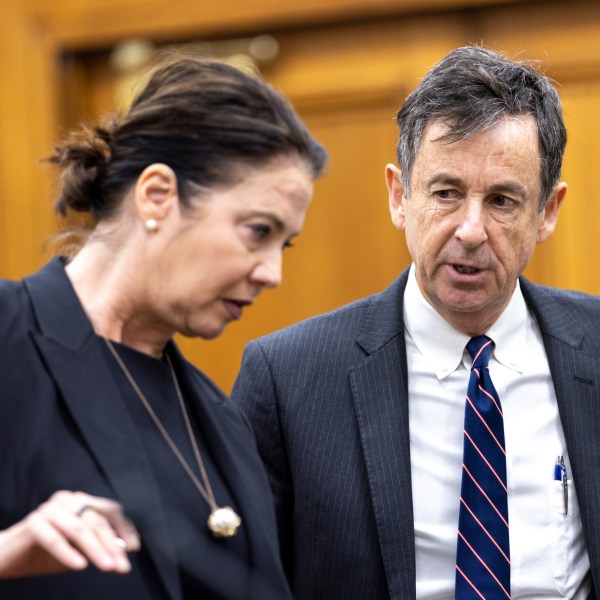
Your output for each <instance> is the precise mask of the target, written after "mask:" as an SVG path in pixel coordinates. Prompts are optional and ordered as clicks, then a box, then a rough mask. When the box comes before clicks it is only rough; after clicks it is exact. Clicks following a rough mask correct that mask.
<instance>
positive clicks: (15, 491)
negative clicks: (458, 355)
mask: <svg viewBox="0 0 600 600" xmlns="http://www.w3.org/2000/svg"><path fill="white" fill-rule="evenodd" d="M52 160H53V161H54V162H55V163H57V164H59V165H61V166H62V167H63V173H62V180H61V189H60V193H59V197H58V200H57V209H58V211H59V212H61V213H65V212H67V211H68V210H70V209H74V210H78V211H89V212H90V213H91V214H92V215H93V217H95V221H96V226H95V228H94V230H93V232H92V233H91V235H90V236H89V238H88V239H87V240H86V241H85V243H84V244H83V246H82V247H81V249H80V250H79V251H78V252H77V253H76V255H75V256H74V258H72V259H71V260H67V259H65V258H63V257H58V258H55V259H54V260H52V261H51V262H50V263H49V264H48V265H47V266H46V267H44V268H43V269H42V270H41V271H39V272H38V273H36V274H34V275H32V276H30V277H27V278H25V280H24V281H23V282H18V283H16V282H2V283H1V284H0V315H2V316H1V318H0V340H2V344H1V348H0V364H1V365H2V370H1V373H0V456H1V457H2V460H1V461H0V488H1V490H2V492H1V493H0V529H3V531H2V532H0V577H2V578H3V580H2V582H0V597H1V598H3V599H4V598H24V599H29V598H36V599H39V598H44V599H54V598H57V599H58V598H61V599H66V598H78V599H79V598H86V599H90V598H91V599H95V598H98V599H100V598H102V599H106V598H119V599H120V598H129V599H135V600H137V599H146V598H151V599H153V598H173V599H182V598H202V599H204V598H220V599H222V598H226V599H230V598H231V599H246V598H247V599H257V600H258V599H260V600H268V599H270V598H274V599H279V598H289V591H288V588H287V584H286V582H285V579H284V576H283V574H282V571H281V566H280V562H279V558H278V548H277V542H276V530H275V520H274V513H273V509H272V506H271V497H270V491H269V488H268V482H267V479H266V475H265V473H264V471H263V468H262V466H261V463H260V460H259V457H258V455H257V453H256V450H255V446H254V440H253V437H252V434H251V432H250V428H249V426H248V424H247V422H246V421H245V419H244V418H243V417H242V416H241V414H240V413H239V412H238V410H237V408H236V407H235V406H233V405H232V404H231V403H230V402H229V401H228V400H227V399H226V398H225V397H224V396H223V394H222V393H221V392H220V391H219V390H218V389H216V388H215V386H214V385H213V384H212V383H211V382H210V381H209V380H208V379H207V378H206V377H205V376H204V375H203V374H202V373H200V372H199V371H197V370H196V369H195V368H194V367H193V366H192V365H191V364H190V363H188V362H186V361H185V359H184V358H183V357H182V356H181V354H180V353H179V352H178V350H177V348H176V346H175V344H174V343H173V342H172V341H171V338H172V336H173V334H174V333H175V332H179V333H181V334H183V335H186V336H200V337H203V338H207V339H208V338H214V337H216V336H218V335H219V334H220V333H221V332H222V331H223V329H224V328H225V326H226V325H227V324H228V323H229V322H231V321H233V320H236V319H239V318H240V317H241V316H242V313H243V310H244V308H245V307H246V306H248V305H250V304H252V303H253V302H254V300H255V299H256V297H257V296H258V294H259V293H260V292H261V291H262V290H263V288H267V287H275V286H277V285H278V284H279V282H280V279H281V255H282V250H283V248H285V247H286V246H287V245H289V243H290V240H291V239H292V238H293V237H294V236H295V235H297V234H298V233H299V232H300V229H301V228H302V224H303V220H304V215H305V212H306V209H307V207H308V204H309V201H310V197H311V194H312V182H313V180H314V179H315V178H316V177H317V176H318V175H320V173H321V170H322V168H323V165H324V161H325V151H324V150H323V148H322V147H321V146H320V145H319V144H318V143H317V142H315V141H314V140H313V139H312V138H311V137H310V135H309V134H308V132H307V131H306V129H305V127H304V126H303V125H302V124H301V123H300V121H299V120H298V117H297V116H296V115H295V114H294V113H293V111H292V110H291V108H290V107H289V106H288V104H287V103H286V102H285V101H284V100H283V99H282V98H281V97H280V96H279V95H278V94H277V93H276V92H275V91H274V90H273V89H272V88H271V87H269V86H268V85H267V84H265V83H264V82H262V81H260V80H259V79H258V78H254V77H252V76H249V75H246V74H243V73H242V72H240V71H238V70H237V69H235V68H233V67H230V66H227V65H225V64H221V63H218V62H214V61H204V60H196V59H190V58H185V59H180V60H178V61H176V62H172V63H171V64H168V65H165V66H163V67H161V68H159V69H158V70H157V71H156V72H155V73H154V75H153V76H152V78H151V79H150V81H149V83H148V84H147V86H146V87H145V89H144V90H143V91H142V92H141V94H140V95H139V97H138V98H137V99H136V100H135V101H134V103H133V105H132V107H131V109H130V110H129V112H128V114H127V115H126V116H125V117H124V118H123V120H122V121H118V122H113V123H111V124H110V125H109V126H107V127H98V128H95V129H87V130H85V131H84V132H83V133H80V134H78V135H76V136H73V137H71V138H70V139H68V140H67V141H66V142H65V143H64V144H63V145H62V146H59V147H58V148H57V150H56V153H55V155H54V156H53V158H52ZM125 515H127V517H125ZM39 575H43V576H42V577H40V576H39Z"/></svg>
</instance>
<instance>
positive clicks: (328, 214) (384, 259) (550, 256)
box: [0, 0, 600, 390]
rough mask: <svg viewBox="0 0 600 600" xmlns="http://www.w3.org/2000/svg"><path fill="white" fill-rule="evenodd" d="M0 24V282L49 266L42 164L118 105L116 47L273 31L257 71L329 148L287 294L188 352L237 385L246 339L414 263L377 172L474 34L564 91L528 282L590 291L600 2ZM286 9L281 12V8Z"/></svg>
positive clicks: (40, 10)
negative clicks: (415, 106)
mask: <svg viewBox="0 0 600 600" xmlns="http://www.w3.org/2000/svg"><path fill="white" fill-rule="evenodd" d="M4 2H5V11H4V15H3V20H2V21H1V22H0V36H1V37H0V39H1V40H2V42H1V44H0V72H1V73H2V74H3V86H0V192H1V193H0V275H1V276H4V277H11V278H15V277H21V276H22V275H24V274H25V273H27V272H30V271H31V270H33V269H34V268H36V267H38V266H39V265H40V264H42V262H43V261H44V260H45V259H46V258H47V253H44V252H43V250H42V244H43V242H44V240H45V238H46V237H47V236H48V235H50V234H51V233H52V232H53V231H55V229H56V220H55V218H54V217H53V216H52V212H51V210H50V205H51V196H52V181H53V176H52V174H51V172H50V171H49V170H48V169H47V168H42V167H40V166H39V165H37V164H36V161H37V160H38V159H39V158H40V157H43V156H45V155H47V154H48V153H49V152H50V150H51V148H52V144H53V142H54V141H55V139H56V137H57V136H58V135H60V133H61V131H62V130H63V129H64V127H66V126H69V125H72V124H73V123H75V122H76V121H78V120H79V119H80V118H82V117H85V118H89V117H95V116H97V114H98V113H99V112H102V111H103V110H104V109H106V108H109V107H111V104H112V102H113V99H114V86H115V77H114V75H113V74H111V71H110V69H109V67H108V63H107V57H108V51H109V49H110V48H111V47H112V46H113V45H114V44H115V43H117V42H119V41H121V40H122V39H125V38H130V37H145V38H147V39H150V40H152V41H154V42H157V43H159V42H165V41H169V42H181V43H186V42H190V41H193V40H199V39H207V38H214V39H221V38H225V37H236V36H243V35H250V34H262V33H268V34H270V35H273V36H274V37H275V38H276V39H277V41H278V43H279V48H280V51H279V55H278V57H277V59H276V60H275V61H274V62H273V63H272V64H270V65H267V66H265V67H264V68H263V74H264V76H265V77H266V78H267V79H268V80H269V81H271V82H272V83H273V84H274V85H276V86H277V87H279V88H280V89H282V90H283V91H284V92H285V93H286V94H287V95H288V96H289V97H290V98H291V100H292V101H293V102H294V104H295V105H296V107H297V108H298V110H299V111H300V112H301V114H302V116H303V117H304V119H305V120H306V122H307V123H308V125H309V126H310V128H311V130H312V131H313V133H314V134H315V136H316V137H317V138H319V139H320V140H321V141H322V142H323V143H324V144H325V145H326V146H327V147H328V149H329V151H330V153H331V166H330V170H329V173H328V174H327V176H326V177H325V178H323V179H322V180H321V181H319V182H318V183H317V186H316V191H315V198H314V202H313V206H312V208H311V209H310V212H309V215H308V218H307V222H306V226H305V231H304V232H303V234H302V236H301V238H300V240H299V242H298V244H297V247H296V248H294V249H293V250H291V251H289V253H287V254H286V258H285V261H284V283H283V286H282V288H281V289H279V290H276V291H269V292H266V293H265V294H264V297H263V298H261V299H260V301H259V302H258V304H257V305H256V306H255V307H253V308H252V309H250V310H249V311H248V314H247V315H246V316H245V318H244V320H242V322H240V323H236V324H234V325H232V326H230V328H229V329H228V330H227V331H226V332H225V334H223V336H222V337H221V338H219V340H216V341H212V342H203V341H198V340H193V341H190V340H182V341H181V342H180V343H181V345H182V346H183V349H184V352H185V353H186V354H187V355H188V357H190V358H191V359H192V360H193V361H194V362H195V363H196V364H198V365H199V366H200V367H201V368H203V369H204V370H205V371H206V372H207V373H209V375H211V376H212V377H213V378H214V379H215V380H216V381H217V382H218V383H219V384H220V385H222V386H223V387H224V388H225V389H227V390H228V389H229V388H230V386H231V383H232V381H233V378H234V376H235V373H236V371H237V368H238V366H239V361H240V357H241V352H242V348H243V346H244V344H245V343H246V342H247V341H248V340H249V339H251V338H253V337H256V336H258V335H261V334H263V333H266V332H268V331H272V330H274V329H277V328H280V327H283V326H285V325H288V324H290V323H293V322H295V321H298V320H300V319H302V318H305V317H308V316H311V315H313V314H316V313H319V312H323V311H326V310H330V309H333V308H335V307H336V306H339V305H341V304H343V303H345V302H348V301H351V300H353V299H355V298H358V297H360V296H363V295H366V294H370V293H373V292H376V291H378V290H380V289H382V288H383V287H385V286H386V285H388V284H389V283H390V282H391V281H392V279H393V278H394V277H395V275H396V274H397V273H399V272H400V270H402V269H403V268H404V267H405V266H406V265H407V264H408V262H409V257H408V254H407V252H406V248H405V245H404V240H403V239H402V236H401V235H400V234H398V232H397V231H396V230H395V229H394V228H393V227H392V225H391V223H390V220H389V216H388V209H387V195H386V190H385V185H384V178H383V169H384V166H385V164H386V163H387V162H393V161H394V157H395V141H396V137H397V131H396V127H395V124H394V121H393V118H394V115H395V112H396V110H397V108H398V106H399V105H400V103H401V100H402V99H403V98H404V97H405V95H406V94H407V93H408V92H409V91H410V90H411V89H413V88H414V86H415V85H416V84H417V83H418V81H419V79H420V77H422V76H423V74H424V73H425V72H426V71H427V69H428V68H429V67H430V66H431V65H432V64H433V63H434V62H436V61H437V60H439V59H440V58H441V57H442V56H443V55H444V54H445V53H446V52H448V51H449V50H451V49H452V48H454V47H457V46H459V45H464V44H469V43H478V42H482V43H484V44H486V45H488V46H490V47H493V48H495V49H498V50H502V51H505V52H506V53H507V54H509V55H511V56H523V57H527V58H535V59H539V60H540V61H541V62H542V64H543V66H544V68H545V70H546V72H547V73H548V74H549V75H550V76H551V77H553V78H554V79H555V80H556V81H557V82H558V83H559V91H560V94H561V97H562V99H563V102H564V106H565V114H566V121H567V127H568V130H569V143H568V147H567V157H566V160H565V168H564V179H565V180H566V181H567V182H568V183H569V194H568V198H567V202H566V204H565V206H564V208H563V210H562V214H561V218H560V222H559V227H558V230H557V232H556V234H555V236H554V237H553V239H552V240H551V241H550V242H548V243H547V244H545V245H543V246H541V247H539V248H538V252H537V253H536V256H535V258H534V260H533V262H532V264H531V265H530V267H529V268H528V270H527V274H528V275H529V276H530V277H531V278H532V279H534V280H535V281H538V282H541V283H545V284H549V285H557V286H561V287H571V288H577V289H582V290H586V291H589V292H593V293H600V283H598V281H597V278H596V277H594V270H593V268H590V267H592V265H593V264H595V260H596V247H595V243H596V240H597V239H598V234H599V231H598V228H599V226H598V222H599V221H600V205H599V204H598V203H596V202H595V201H594V192H595V189H594V181H593V180H594V179H595V173H596V172H598V171H599V170H600V169H599V167H600V165H599V163H600V156H599V155H598V153H596V152H595V147H596V140H597V139H599V134H600V114H598V109H597V108H596V107H598V106H600V4H599V3H598V2H597V1H596V0H594V1H590V0H585V1H584V0H571V1H570V2H569V3H565V2H562V1H560V2H557V1H554V0H538V1H533V2H531V1H530V2H518V1H515V2H510V1H506V2H493V1H488V2H485V1H481V0H480V1H477V0H472V1H467V0H463V1H452V0H446V1H443V0H431V1H429V0H421V1H420V2H417V1H409V0H404V1H400V0H330V1H329V2H327V3H323V2H320V1H317V0H311V1H308V0H307V1H306V2H303V3H300V6H295V7H288V6H287V5H285V3H284V4H282V3H280V2H274V1H272V0H254V1H253V2H251V3H248V2H242V1H241V0H239V1H237V2H229V3H225V4H224V3H222V2H220V1H218V0H210V1H209V0H205V1H204V2H202V3H199V2H191V1H190V2H179V3H173V2H168V1H167V0H101V1H100V0H54V2H47V1H44V0H4ZM284 6H285V10H284V9H283V7H284Z"/></svg>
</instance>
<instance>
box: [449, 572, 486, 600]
mask: <svg viewBox="0 0 600 600" xmlns="http://www.w3.org/2000/svg"><path fill="white" fill-rule="evenodd" d="M456 570H457V571H458V572H459V573H460V574H461V575H462V576H463V578H464V580H465V581H466V582H467V583H468V584H469V585H470V586H471V587H472V588H473V591H474V592H475V593H476V594H477V595H478V596H479V597H480V598H481V600H485V596H483V595H482V594H481V592H480V591H479V590H478V589H477V588H476V587H475V586H474V585H473V582H472V581H471V580H470V579H469V578H468V577H467V576H466V575H465V574H464V573H463V572H462V570H461V568H460V567H459V566H458V565H456Z"/></svg>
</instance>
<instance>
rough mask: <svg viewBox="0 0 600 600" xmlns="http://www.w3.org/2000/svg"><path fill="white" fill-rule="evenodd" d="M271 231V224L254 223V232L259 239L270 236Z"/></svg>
mask: <svg viewBox="0 0 600 600" xmlns="http://www.w3.org/2000/svg"><path fill="white" fill-rule="evenodd" d="M270 233H271V227H270V226H269V225H264V224H255V225H252V234H253V235H254V237H255V238H256V239H257V240H264V239H265V238H267V237H269V234H270Z"/></svg>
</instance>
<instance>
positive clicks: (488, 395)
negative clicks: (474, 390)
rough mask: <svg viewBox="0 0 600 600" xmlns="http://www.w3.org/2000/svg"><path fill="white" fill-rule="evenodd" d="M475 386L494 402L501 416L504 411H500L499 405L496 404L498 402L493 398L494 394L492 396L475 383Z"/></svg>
mask: <svg viewBox="0 0 600 600" xmlns="http://www.w3.org/2000/svg"><path fill="white" fill-rule="evenodd" d="M477 387H478V388H479V391H480V392H483V393H484V394H485V395H486V396H487V397H488V398H489V399H490V400H491V401H492V402H493V403H494V406H495V407H496V409H497V410H498V412H499V413H500V416H501V417H503V416H504V413H503V412H502V409H501V408H500V406H498V402H497V401H496V398H494V396H492V395H491V394H490V393H489V392H488V391H487V390H486V389H484V388H483V387H481V385H477Z"/></svg>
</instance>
